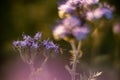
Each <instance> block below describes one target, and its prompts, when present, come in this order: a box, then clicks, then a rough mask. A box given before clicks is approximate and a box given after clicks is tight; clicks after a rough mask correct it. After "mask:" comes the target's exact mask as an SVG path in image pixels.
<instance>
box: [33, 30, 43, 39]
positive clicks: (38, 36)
mask: <svg viewBox="0 0 120 80" xmlns="http://www.w3.org/2000/svg"><path fill="white" fill-rule="evenodd" d="M41 36H42V34H41V33H40V32H38V33H36V34H35V36H34V39H36V40H39V39H40V38H41Z"/></svg>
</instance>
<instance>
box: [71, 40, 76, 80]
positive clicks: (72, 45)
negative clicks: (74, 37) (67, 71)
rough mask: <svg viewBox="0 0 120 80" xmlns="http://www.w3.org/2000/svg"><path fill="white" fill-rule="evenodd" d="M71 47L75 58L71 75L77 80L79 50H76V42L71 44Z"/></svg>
mask: <svg viewBox="0 0 120 80" xmlns="http://www.w3.org/2000/svg"><path fill="white" fill-rule="evenodd" d="M71 47H72V50H73V57H74V59H73V60H74V61H73V64H72V73H71V77H72V80H75V79H76V66H77V53H76V52H77V51H76V50H77V49H76V46H75V42H71Z"/></svg>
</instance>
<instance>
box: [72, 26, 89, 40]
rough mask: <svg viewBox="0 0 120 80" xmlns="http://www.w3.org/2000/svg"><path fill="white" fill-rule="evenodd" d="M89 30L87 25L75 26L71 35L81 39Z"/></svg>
mask: <svg viewBox="0 0 120 80" xmlns="http://www.w3.org/2000/svg"><path fill="white" fill-rule="evenodd" d="M89 32H90V30H89V28H88V26H82V27H76V28H74V29H73V30H72V33H73V36H74V37H75V38H76V39H77V40H78V41H80V40H83V39H85V38H86V37H87V35H88V33H89Z"/></svg>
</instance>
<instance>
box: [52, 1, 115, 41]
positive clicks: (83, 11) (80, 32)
mask: <svg viewBox="0 0 120 80" xmlns="http://www.w3.org/2000/svg"><path fill="white" fill-rule="evenodd" d="M92 6H94V7H92ZM58 10H59V11H58V14H59V17H60V18H61V19H62V20H61V22H60V23H59V24H58V25H56V26H55V28H54V30H53V36H54V38H55V39H64V40H65V38H68V37H71V36H72V38H74V39H76V40H78V41H80V40H83V39H85V38H86V37H87V35H88V34H89V32H90V28H89V26H88V24H87V22H88V21H93V20H96V19H100V18H102V17H105V18H106V19H111V18H112V11H113V8H112V7H110V6H109V5H108V4H106V3H99V0H67V1H65V2H64V3H62V4H60V5H59V6H58Z"/></svg>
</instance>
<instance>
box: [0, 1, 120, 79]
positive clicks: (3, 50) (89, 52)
mask: <svg viewBox="0 0 120 80" xmlns="http://www.w3.org/2000/svg"><path fill="white" fill-rule="evenodd" d="M59 1H61V0H59ZM101 1H107V2H109V3H110V4H111V5H113V6H115V7H116V8H115V9H116V11H115V13H114V16H115V17H114V19H113V20H111V21H107V20H106V21H104V25H103V26H102V25H99V23H98V24H97V22H96V27H97V26H100V27H99V28H97V30H96V32H94V33H93V34H92V36H90V37H89V38H88V39H87V40H85V41H83V52H85V55H84V57H83V62H85V63H87V64H89V65H91V66H96V67H102V68H110V69H115V70H116V72H117V74H119V73H120V33H118V34H114V33H113V30H112V29H113V27H112V26H113V24H112V23H114V22H115V21H119V22H120V20H119V18H120V10H119V9H120V5H119V3H120V1H115V0H101ZM57 2H58V0H2V1H1V2H0V33H1V34H0V77H4V76H5V75H4V76H3V73H4V70H2V69H3V67H5V65H6V64H7V63H8V62H9V61H11V60H12V61H14V59H16V57H18V55H17V54H15V53H14V50H13V48H12V42H13V41H14V40H17V39H21V37H22V35H21V34H22V33H23V32H25V33H26V34H29V35H34V34H35V33H36V32H37V31H41V32H42V34H43V36H42V39H47V38H50V39H53V37H52V28H53V26H54V25H55V24H56V23H57V20H58V15H57ZM101 26H102V27H101ZM57 43H59V45H60V46H61V47H62V48H63V49H64V48H65V49H66V50H67V49H70V47H69V44H68V43H66V42H64V41H57ZM66 55H67V54H65V56H66ZM67 56H69V55H67ZM7 68H8V67H7ZM0 80H5V79H0ZM111 80H112V79H111ZM114 80H115V79H114ZM118 80H119V79H118Z"/></svg>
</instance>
